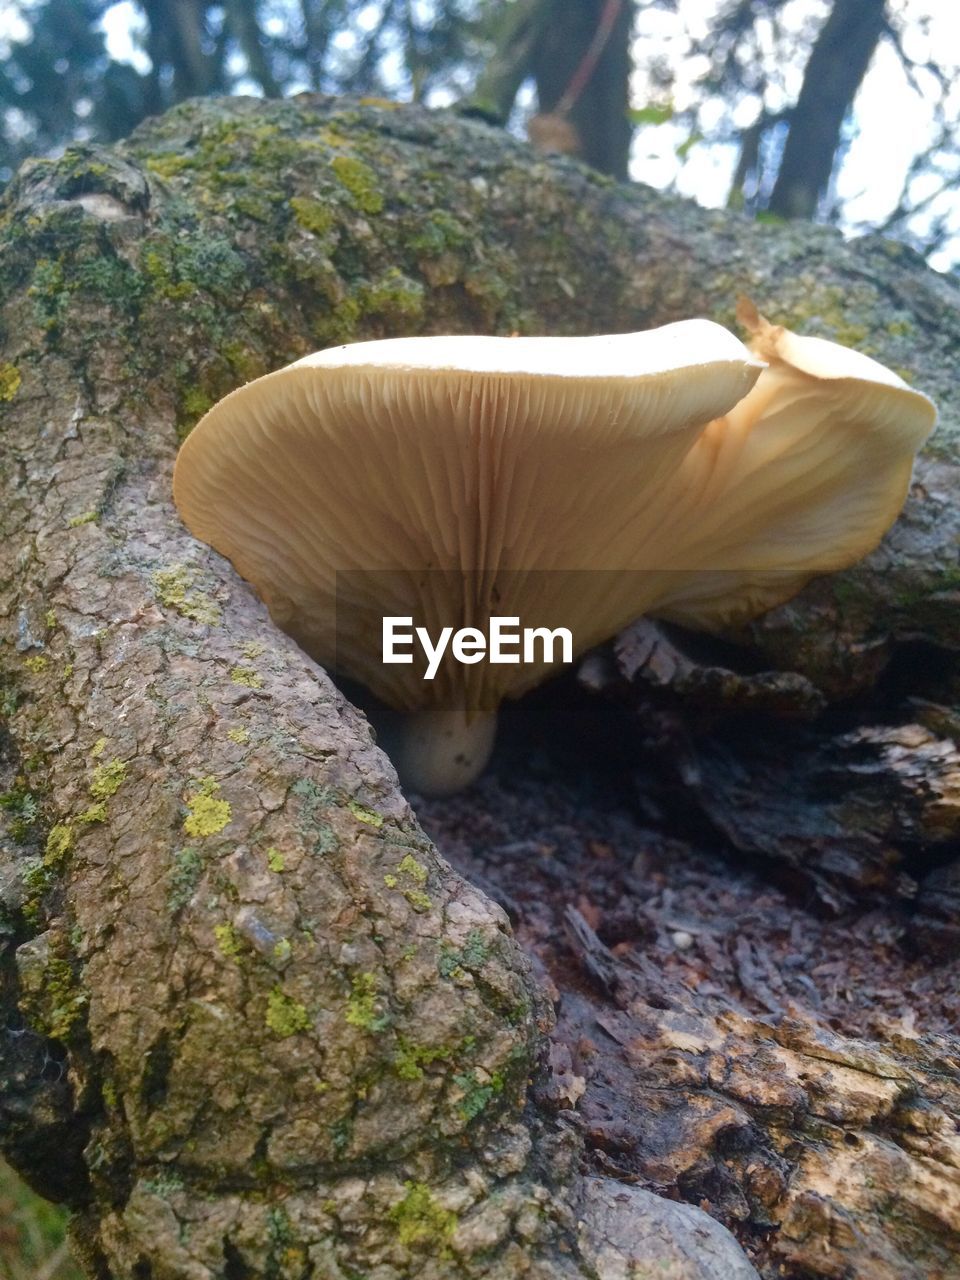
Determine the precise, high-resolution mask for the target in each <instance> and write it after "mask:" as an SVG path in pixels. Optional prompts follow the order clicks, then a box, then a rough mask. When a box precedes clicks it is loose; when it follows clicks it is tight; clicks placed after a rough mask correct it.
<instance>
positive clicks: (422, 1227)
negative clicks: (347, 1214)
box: [389, 1182, 457, 1258]
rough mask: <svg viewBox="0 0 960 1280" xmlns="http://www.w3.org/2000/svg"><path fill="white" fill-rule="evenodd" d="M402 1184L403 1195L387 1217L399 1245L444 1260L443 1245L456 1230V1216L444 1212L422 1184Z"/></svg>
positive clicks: (446, 1253) (445, 1254)
mask: <svg viewBox="0 0 960 1280" xmlns="http://www.w3.org/2000/svg"><path fill="white" fill-rule="evenodd" d="M403 1185H404V1187H405V1189H406V1194H405V1195H404V1197H403V1199H402V1200H400V1201H399V1202H398V1203H397V1204H395V1205H394V1206H393V1208H392V1209H391V1210H390V1215H389V1216H390V1221H391V1222H393V1223H394V1225H395V1226H396V1229H397V1239H398V1240H399V1242H400V1244H401V1245H403V1246H404V1247H405V1248H407V1249H411V1248H422V1249H427V1250H429V1251H430V1252H431V1253H432V1254H433V1256H434V1257H437V1258H444V1257H447V1256H448V1253H449V1251H448V1249H447V1244H448V1242H449V1240H450V1238H451V1236H452V1235H453V1233H454V1231H456V1229H457V1215H456V1214H455V1213H454V1212H453V1211H452V1210H451V1209H444V1208H443V1206H442V1205H441V1204H440V1203H439V1202H438V1201H437V1200H435V1199H434V1197H433V1195H432V1194H431V1192H430V1188H429V1187H428V1186H427V1185H426V1184H425V1183H423V1182H405V1183H404V1184H403Z"/></svg>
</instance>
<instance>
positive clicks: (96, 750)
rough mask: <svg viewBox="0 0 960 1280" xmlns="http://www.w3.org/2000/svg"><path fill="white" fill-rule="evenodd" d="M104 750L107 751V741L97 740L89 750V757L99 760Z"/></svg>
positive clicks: (103, 739) (104, 739)
mask: <svg viewBox="0 0 960 1280" xmlns="http://www.w3.org/2000/svg"><path fill="white" fill-rule="evenodd" d="M106 749H107V740H106V738H98V739H97V740H96V742H95V743H94V744H93V747H92V748H91V750H90V754H91V755H92V756H93V758H94V759H95V760H96V759H99V758H100V756H102V755H103V753H104V752H105V751H106Z"/></svg>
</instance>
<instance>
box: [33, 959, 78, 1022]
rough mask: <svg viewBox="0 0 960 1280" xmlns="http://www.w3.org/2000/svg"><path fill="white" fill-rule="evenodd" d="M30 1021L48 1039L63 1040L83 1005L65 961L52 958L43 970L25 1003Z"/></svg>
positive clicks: (70, 968)
mask: <svg viewBox="0 0 960 1280" xmlns="http://www.w3.org/2000/svg"><path fill="white" fill-rule="evenodd" d="M24 1003H25V1005H26V1012H27V1014H28V1016H29V1017H30V1020H31V1022H32V1023H33V1025H34V1026H35V1027H36V1028H37V1030H38V1031H40V1032H41V1033H42V1034H43V1035H46V1036H49V1037H50V1039H51V1040H61V1041H64V1040H66V1039H67V1038H68V1037H69V1035H70V1031H71V1029H72V1028H73V1027H74V1025H75V1024H76V1023H77V1021H78V1020H79V1019H80V1017H81V1015H82V1013H83V1010H84V1009H85V1008H86V1005H87V997H86V995H85V994H84V993H83V992H82V991H81V990H80V989H79V987H78V986H77V979H76V975H75V973H74V971H73V968H72V966H71V965H70V963H69V961H67V960H64V959H62V958H59V957H56V956H55V957H52V958H51V959H50V960H49V961H48V962H47V964H46V965H45V966H44V969H43V976H42V980H41V983H40V986H39V989H38V990H36V991H34V992H32V993H30V998H29V999H27V1000H26V1001H25V1002H24Z"/></svg>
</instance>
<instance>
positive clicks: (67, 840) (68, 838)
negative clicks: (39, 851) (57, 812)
mask: <svg viewBox="0 0 960 1280" xmlns="http://www.w3.org/2000/svg"><path fill="white" fill-rule="evenodd" d="M72 848H73V828H72V827H71V826H70V824H69V822H58V823H57V824H56V826H54V827H51V828H50V834H49V835H48V836H47V843H46V847H45V848H44V851H43V861H44V862H45V863H46V865H47V866H48V867H55V866H57V865H58V864H59V863H61V862H62V861H63V860H64V858H65V857H66V856H67V854H68V853H69V852H70V850H71V849H72Z"/></svg>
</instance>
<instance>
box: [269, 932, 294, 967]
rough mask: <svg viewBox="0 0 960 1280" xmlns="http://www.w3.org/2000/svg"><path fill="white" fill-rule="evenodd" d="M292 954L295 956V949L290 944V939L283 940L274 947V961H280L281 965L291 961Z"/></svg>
mask: <svg viewBox="0 0 960 1280" xmlns="http://www.w3.org/2000/svg"><path fill="white" fill-rule="evenodd" d="M292 954H293V947H292V946H291V944H290V939H289V938H281V939H280V940H279V942H277V943H276V944H275V945H274V948H273V958H274V960H277V961H279V962H280V963H281V964H283V963H284V962H285V961H287V960H289V959H290V956H291V955H292Z"/></svg>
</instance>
